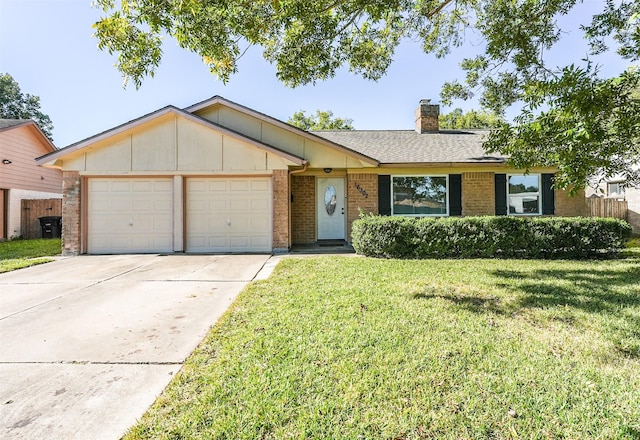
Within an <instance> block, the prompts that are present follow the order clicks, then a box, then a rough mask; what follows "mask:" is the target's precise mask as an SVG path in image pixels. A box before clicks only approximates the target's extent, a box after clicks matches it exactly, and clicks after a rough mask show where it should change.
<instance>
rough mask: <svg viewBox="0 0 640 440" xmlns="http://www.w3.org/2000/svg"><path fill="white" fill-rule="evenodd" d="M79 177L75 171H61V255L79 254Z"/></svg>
mask: <svg viewBox="0 0 640 440" xmlns="http://www.w3.org/2000/svg"><path fill="white" fill-rule="evenodd" d="M81 191H82V187H81V179H80V173H78V172H77V171H65V172H63V173H62V255H65V256H72V255H79V254H80V251H81V249H80V198H81V197H80V196H81Z"/></svg>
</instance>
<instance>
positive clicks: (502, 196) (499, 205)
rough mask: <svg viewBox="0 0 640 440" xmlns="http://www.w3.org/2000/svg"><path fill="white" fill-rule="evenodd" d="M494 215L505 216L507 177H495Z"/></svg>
mask: <svg viewBox="0 0 640 440" xmlns="http://www.w3.org/2000/svg"><path fill="white" fill-rule="evenodd" d="M495 192H496V215H507V175H506V174H496V175H495Z"/></svg>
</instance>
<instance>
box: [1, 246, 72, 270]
mask: <svg viewBox="0 0 640 440" xmlns="http://www.w3.org/2000/svg"><path fill="white" fill-rule="evenodd" d="M61 246H62V245H61V240H60V239H59V238H52V239H42V238H40V239H35V240H10V241H2V242H0V273H3V272H9V271H12V270H16V269H21V268H23V267H29V266H34V265H36V264H42V263H48V262H49V261H52V259H51V258H40V257H48V256H53V255H59V254H60V252H61V250H62V247H61Z"/></svg>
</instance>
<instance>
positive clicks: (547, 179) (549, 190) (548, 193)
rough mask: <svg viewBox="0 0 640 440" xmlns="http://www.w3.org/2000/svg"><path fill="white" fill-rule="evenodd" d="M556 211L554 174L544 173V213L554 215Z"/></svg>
mask: <svg viewBox="0 0 640 440" xmlns="http://www.w3.org/2000/svg"><path fill="white" fill-rule="evenodd" d="M555 212H556V196H555V193H554V191H553V174H543V175H542V213H543V214H544V215H553V214H555Z"/></svg>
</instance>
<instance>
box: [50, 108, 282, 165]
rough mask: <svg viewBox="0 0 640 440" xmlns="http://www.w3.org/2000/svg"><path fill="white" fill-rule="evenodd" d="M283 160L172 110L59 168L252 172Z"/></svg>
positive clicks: (70, 158) (86, 150)
mask: <svg viewBox="0 0 640 440" xmlns="http://www.w3.org/2000/svg"><path fill="white" fill-rule="evenodd" d="M287 165H290V164H289V163H288V161H286V160H285V159H283V158H282V157H280V156H278V155H277V154H275V153H271V152H269V151H265V150H263V149H262V148H260V147H258V146H256V145H253V144H252V143H250V142H244V141H242V140H241V139H238V138H235V137H233V136H230V135H228V134H224V133H222V132H219V131H216V129H215V128H211V127H207V126H205V125H203V124H200V123H198V122H196V121H192V120H189V119H188V118H184V117H181V116H178V115H175V114H168V115H164V116H162V117H160V118H157V119H155V120H153V121H150V122H148V123H145V124H143V125H141V126H137V127H135V128H132V129H131V130H128V131H126V132H124V133H121V134H118V135H115V136H113V137H111V138H107V139H104V140H102V141H99V142H97V143H96V144H94V145H91V146H89V147H87V148H84V149H82V150H78V151H77V152H76V153H71V154H69V155H68V156H66V157H65V158H64V159H63V169H64V170H65V171H71V170H73V171H83V172H87V173H91V172H98V173H104V172H114V173H118V172H121V173H125V174H126V173H131V172H133V173H145V174H150V173H154V172H159V173H176V172H181V173H201V172H207V173H211V172H256V171H271V170H273V169H287Z"/></svg>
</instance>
